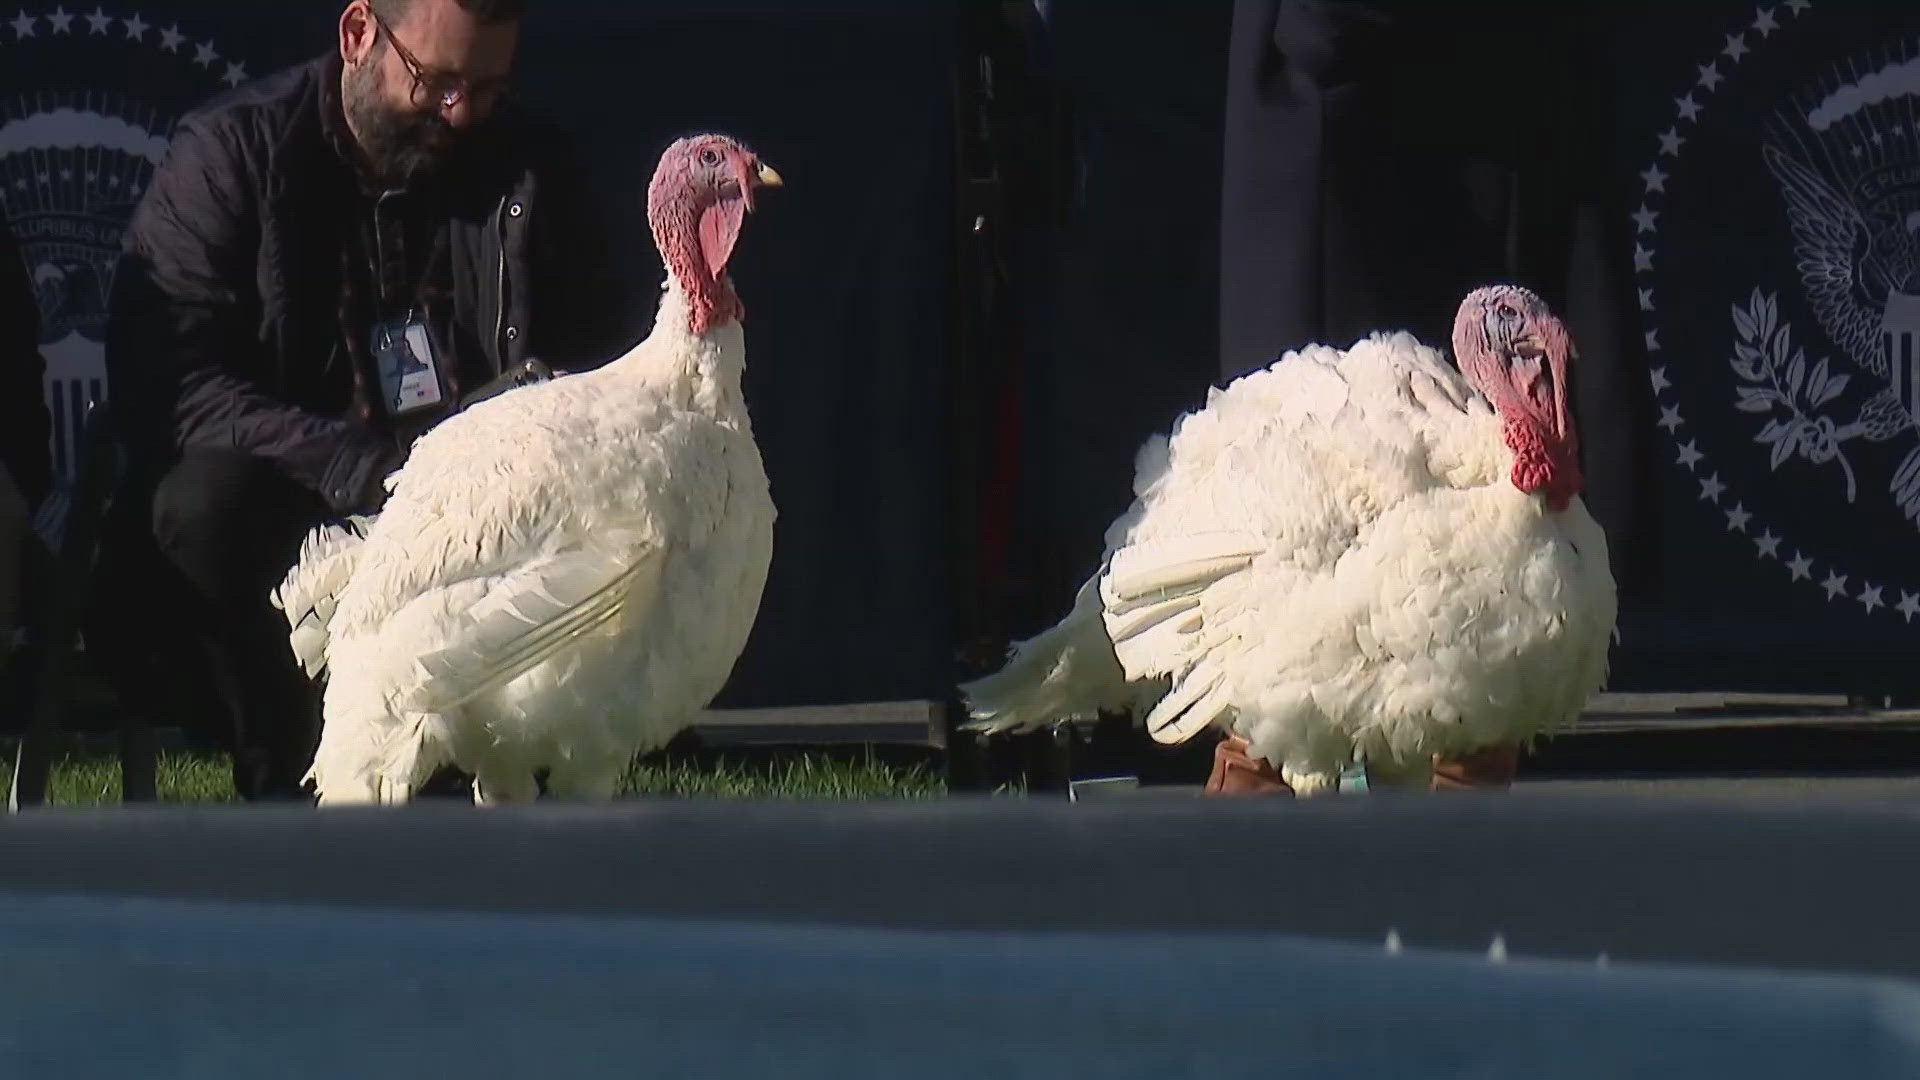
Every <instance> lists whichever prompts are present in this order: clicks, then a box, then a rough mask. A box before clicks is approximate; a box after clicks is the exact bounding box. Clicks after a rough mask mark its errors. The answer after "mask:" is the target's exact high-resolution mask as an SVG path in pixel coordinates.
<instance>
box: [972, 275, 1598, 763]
mask: <svg viewBox="0 0 1920 1080" xmlns="http://www.w3.org/2000/svg"><path fill="white" fill-rule="evenodd" d="M1453 345H1454V351H1455V355H1456V357H1457V358H1458V361H1459V365H1460V370H1459V371H1456V370H1455V369H1454V368H1453V367H1452V366H1450V365H1449V364H1447V362H1446V359H1445V357H1444V356H1442V355H1441V354H1440V353H1438V352H1436V351H1435V350H1433V349H1430V348H1427V347H1425V346H1423V345H1421V344H1420V343H1419V342H1418V341H1416V340H1415V339H1414V338H1413V337H1412V336H1411V335H1408V334H1404V333H1401V334H1391V335H1388V334H1374V335H1371V336H1369V337H1367V338H1365V339H1363V340H1361V341H1359V342H1357V343H1356V344H1355V345H1354V346H1353V347H1352V348H1351V349H1348V350H1346V351H1344V352H1342V351H1340V350H1337V349H1333V348H1329V347H1325V346H1317V345H1316V346H1311V347H1308V348H1304V349H1301V350H1299V351H1298V352H1294V353H1289V354H1287V355H1286V356H1283V357H1282V358H1281V359H1280V360H1279V361H1277V362H1275V363H1274V364H1273V365H1271V366H1269V367H1268V368H1266V369H1264V370H1261V371H1257V372H1253V373H1251V374H1249V375H1247V376H1245V377H1243V378H1241V379H1238V380H1236V381H1235V382H1234V383H1232V384H1231V385H1230V386H1229V387H1228V388H1227V389H1226V390H1224V391H1222V390H1217V389H1216V390H1213V391H1211V392H1210V393H1209V395H1208V400H1207V404H1206V406H1205V407H1204V408H1202V409H1200V410H1198V411H1197V412H1194V413H1191V414H1188V415H1186V416H1184V417H1182V418H1181V419H1180V421H1179V422H1178V423H1177V424H1176V425H1175V427H1174V430H1173V434H1172V437H1171V438H1170V439H1168V438H1162V437H1158V436H1156V437H1154V438H1153V439H1151V440H1149V441H1148V442H1147V444H1146V445H1145V447H1144V448H1143V449H1142V450H1141V452H1140V454H1139V457H1138V460H1137V462H1136V468H1135V479H1134V492H1135V495H1136V498H1135V501H1134V503H1133V505H1132V507H1131V508H1130V509H1129V510H1128V511H1127V513H1126V514H1124V515H1122V516H1121V518H1120V519H1119V520H1118V521H1116V522H1115V523H1114V524H1113V526H1112V527H1111V528H1110V529H1109V530H1108V532H1107V550H1106V554H1105V556H1104V558H1103V560H1102V563H1101V566H1100V568H1099V570H1098V572H1097V573H1095V574H1094V576H1093V577H1092V578H1091V579H1089V580H1088V581H1087V582H1086V584H1085V585H1084V586H1082V588H1081V589H1080V591H1079V594H1078V596H1077V597H1076V599H1075V602H1074V606H1073V609H1072V612H1071V613H1070V614H1068V615H1067V617H1066V618H1065V619H1063V620H1062V621H1061V622H1060V623H1058V624H1057V625H1055V626H1054V627H1052V628H1051V629H1049V630H1047V631H1045V632H1044V633H1042V634H1040V635H1039V636H1038V637H1035V638H1033V639H1032V640H1029V641H1026V642H1023V643H1020V644H1017V645H1016V646H1015V647H1014V649H1013V651H1012V654H1011V656H1010V658H1009V660H1008V663H1007V664H1006V666H1005V667H1003V668H1002V669H1001V670H1000V671H999V672H997V673H996V674H993V675H989V676H987V677H985V678H982V679H979V680H977V681H975V682H972V683H969V684H967V685H965V686H964V687H962V691H963V693H964V694H965V696H966V698H967V700H968V706H969V711H970V713H971V722H970V723H969V726H970V727H972V728H974V729H976V730H985V731H1024V730H1032V729H1035V728H1038V727H1041V726H1043V725H1048V724H1052V723H1055V722H1058V721H1061V720H1065V719H1068V718H1072V717H1076V716H1087V715H1090V714H1093V713H1095V712H1097V711H1102V710H1107V711H1126V710H1129V709H1131V710H1133V711H1135V712H1144V714H1145V723H1146V726H1147V728H1148V730H1149V731H1150V732H1151V734H1152V735H1153V737H1154V738H1155V739H1157V740H1159V741H1161V742H1166V743H1177V742H1182V741H1184V740H1187V739H1189V738H1191V737H1193V736H1194V735H1196V734H1198V733H1199V732H1201V731H1202V730H1205V729H1207V728H1209V727H1217V728H1220V729H1224V733H1225V736H1226V737H1225V738H1224V739H1223V740H1222V741H1221V743H1220V746H1219V748H1218V749H1217V750H1216V757H1215V768H1214V775H1213V777H1212V779H1211V780H1210V781H1209V784H1208V787H1209V790H1213V791H1235V790H1273V791H1285V790H1292V791H1294V792H1295V793H1298V794H1307V793H1311V792H1316V791H1324V790H1327V789H1330V788H1334V787H1337V786H1338V783H1339V779H1340V777H1341V776H1342V774H1343V773H1344V772H1346V771H1347V770H1349V769H1350V768H1353V767H1356V766H1358V767H1362V768H1364V770H1365V773H1366V775H1367V778H1368V780H1369V781H1370V782H1373V783H1381V784H1388V785H1395V784H1398V785H1426V784H1433V785H1434V786H1452V785H1451V784H1450V783H1448V781H1447V779H1446V778H1449V777H1451V778H1454V779H1455V780H1457V781H1460V782H1463V783H1466V784H1476V783H1479V782H1483V781H1491V782H1493V783H1500V782H1502V781H1504V780H1506V779H1510V778H1511V775H1512V770H1513V767H1514V765H1515V763H1516V762H1517V756H1518V750H1519V747H1520V746H1522V745H1523V744H1524V743H1525V742H1527V741H1528V740H1529V739H1531V738H1532V737H1533V736H1535V735H1537V734H1542V733H1545V732H1548V731H1551V730H1552V729H1554V728H1556V727H1558V726H1560V725H1562V724H1565V723H1568V722H1571V721H1572V720H1573V719H1574V718H1576V717H1577V716H1578V715H1579V713H1580V711H1581V709H1582V707H1583V706H1584V705H1585V703H1586V701H1587V699H1588V696H1589V695H1590V694H1592V693H1593V692H1594V691H1595V690H1597V689H1598V688H1599V687H1600V685H1601V684H1602V683H1603V682H1604V681H1605V677H1606V671H1607V652H1608V647H1609V645H1610V644H1611V640H1612V636H1613V628H1614V619H1615V614H1616V601H1615V596H1614V582H1613V576H1612V572H1611V570H1610V569H1609V566H1608V560H1607V543H1606V537H1605V535H1604V533H1603V532H1602V530H1601V528H1600V526H1599V525H1598V524H1597V523H1596V522H1595V521H1594V519H1593V518H1592V516H1591V515H1589V514H1588V512H1587V510H1586V508H1585V506H1584V505H1583V503H1582V501H1581V499H1580V497H1579V493H1580V490H1581V487H1582V478H1581V474H1580V469H1579V465H1578V453H1577V441H1576V437H1575V432H1574V424H1573V418H1572V416H1571V413H1570V409H1569V406H1568V392H1569V388H1568V382H1567V377H1568V375H1567V369H1568V365H1569V364H1570V363H1572V362H1573V361H1574V359H1575V357H1574V354H1573V347H1572V343H1571V341H1570V339H1569V337H1568V335H1567V333H1566V330H1565V328H1564V327H1563V326H1562V325H1561V324H1560V321H1559V320H1558V319H1557V318H1556V317H1555V316H1554V315H1553V314H1552V313H1551V312H1550V311H1549V310H1548V309H1547V306H1546V305H1545V304H1544V303H1542V302H1541V301H1540V299H1539V298H1538V297H1536V296H1535V295H1533V294H1532V293H1530V292H1527V291H1525V290H1523V289H1520V288H1517V287H1512V286H1495V287H1490V288H1484V289H1480V290H1477V291H1475V292H1473V293H1472V294H1471V295H1469V296H1468V297H1467V298H1466V300H1465V301H1464V302H1463V303H1462V304H1461V306H1460V309H1459V313H1458V316H1457V317H1456V319H1455V322H1454V335H1453ZM1463 373H1464V378H1463V377H1462V374H1463ZM1436 765H1438V766H1439V769H1438V772H1437V773H1436Z"/></svg>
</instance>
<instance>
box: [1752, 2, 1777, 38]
mask: <svg viewBox="0 0 1920 1080" xmlns="http://www.w3.org/2000/svg"><path fill="white" fill-rule="evenodd" d="M1753 28H1754V29H1755V30H1757V31H1759V33H1760V36H1761V37H1766V36H1767V35H1768V34H1771V33H1773V32H1774V31H1775V30H1778V29H1780V24H1779V23H1777V22H1774V21H1773V12H1772V11H1771V10H1770V9H1768V8H1760V9H1758V10H1757V11H1756V12H1755V13H1754V16H1753Z"/></svg>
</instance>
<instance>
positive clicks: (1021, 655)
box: [960, 574, 1132, 733]
mask: <svg viewBox="0 0 1920 1080" xmlns="http://www.w3.org/2000/svg"><path fill="white" fill-rule="evenodd" d="M1099 582H1100V577H1099V575H1098V574H1096V575H1094V576H1093V577H1092V578H1090V579H1089V580H1088V581H1087V583H1086V584H1084V585H1082V586H1080V591H1079V593H1078V594H1076V595H1075V597H1074V602H1073V610H1072V611H1070V612H1068V613H1067V617H1066V618H1064V619H1061V620H1060V621H1059V622H1058V623H1056V624H1054V625H1053V626H1052V627H1051V628H1049V629H1047V630H1045V631H1043V632H1042V633H1041V634H1040V635H1039V636H1037V637H1034V638H1031V639H1029V640H1027V641H1023V642H1018V643H1016V644H1015V645H1014V647H1013V649H1012V650H1011V654H1010V656H1009V657H1008V659H1007V663H1006V666H1004V667H1002V668H1001V669H1000V670H999V671H997V672H995V673H994V674H992V675H988V676H985V677H984V678H980V679H975V680H974V681H972V682H969V683H964V684H962V685H961V687H960V693H961V696H962V697H964V698H965V699H966V703H967V713H968V715H969V716H970V717H971V718H972V720H971V721H970V722H969V723H967V724H965V725H963V726H964V727H965V728H966V729H967V730H970V731H985V732H989V733H995V732H1005V731H1013V732H1023V731H1034V730H1037V729H1039V728H1042V727H1045V726H1047V725H1049V724H1052V723H1055V722H1058V721H1061V720H1070V719H1075V718H1081V717H1091V716H1095V715H1097V714H1098V713H1099V712H1100V710H1102V709H1113V710H1120V709H1124V708H1127V707H1128V706H1129V705H1130V704H1131V703H1132V702H1131V699H1130V696H1129V694H1130V690H1129V687H1128V684H1127V677H1126V673H1125V672H1123V671H1121V670H1120V661H1119V660H1118V659H1117V658H1116V657H1115V656H1114V654H1113V643H1112V642H1110V641H1109V640H1107V631H1106V626H1105V625H1104V623H1103V622H1102V621H1101V612H1100V589H1099Z"/></svg>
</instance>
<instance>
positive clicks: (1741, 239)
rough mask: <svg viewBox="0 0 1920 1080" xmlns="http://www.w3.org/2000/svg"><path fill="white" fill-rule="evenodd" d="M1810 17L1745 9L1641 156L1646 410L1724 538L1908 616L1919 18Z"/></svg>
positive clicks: (1854, 602)
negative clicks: (1909, 24)
mask: <svg viewBox="0 0 1920 1080" xmlns="http://www.w3.org/2000/svg"><path fill="white" fill-rule="evenodd" d="M1823 15H1824V13H1823V12H1822V11H1820V10H1816V9H1815V6H1814V5H1813V3H1812V2H1811V0H1785V2H1783V3H1778V4H1767V5H1763V6H1761V7H1759V8H1758V9H1757V10H1756V11H1755V13H1754V15H1753V17H1752V18H1751V19H1750V20H1742V22H1741V23H1740V24H1739V25H1736V26H1734V27H1731V28H1730V29H1731V30H1732V32H1731V33H1729V34H1727V35H1726V36H1725V39H1724V43H1723V44H1722V45H1721V47H1720V48H1719V49H1718V50H1717V51H1716V52H1715V53H1714V54H1713V55H1711V56H1708V57H1707V58H1706V63H1704V64H1701V65H1699V66H1698V68H1697V71H1696V74H1697V77H1696V78H1695V79H1693V80H1692V81H1691V83H1690V85H1688V86H1687V87H1686V88H1685V91H1684V92H1683V93H1682V94H1680V95H1679V96H1678V97H1676V98H1674V99H1673V102H1674V107H1675V111H1674V113H1673V120H1672V123H1671V125H1670V126H1668V127H1667V128H1666V130H1665V131H1663V132H1661V133H1660V134H1659V136H1658V150H1657V152H1656V153H1655V156H1654V160H1653V161H1652V163H1651V164H1650V165H1649V166H1648V168H1647V169H1646V170H1645V171H1644V172H1642V173H1641V174H1640V187H1641V189H1642V192H1643V197H1642V201H1641V205H1640V207H1639V210H1638V212H1637V213H1635V214H1634V231H1635V248H1634V262H1635V271H1636V276H1637V278H1638V291H1639V303H1640V310H1641V314H1642V316H1643V318H1644V321H1645V334H1646V348H1647V351H1648V355H1649V357H1650V360H1651V369H1650V377H1651V379H1652V383H1653V391H1654V394H1655V396H1656V398H1657V399H1658V402H1659V410H1660V415H1659V417H1658V420H1657V423H1658V425H1659V427H1660V429H1661V430H1662V431H1663V432H1665V433H1666V434H1667V435H1668V436H1669V438H1670V439H1671V440H1672V443H1673V451H1674V454H1675V458H1674V461H1675V463H1676V466H1677V467H1678V468H1680V469H1682V470H1684V471H1685V472H1686V473H1687V474H1688V475H1689V487H1688V491H1689V493H1694V492H1695V491H1696V489H1697V496H1698V501H1699V502H1700V503H1701V504H1704V505H1705V506H1708V507H1711V508H1712V509H1713V511H1714V512H1715V513H1716V514H1717V515H1718V517H1719V518H1721V519H1724V522H1725V525H1726V530H1727V536H1728V538H1729V541H1730V542H1733V543H1735V544H1736V545H1737V546H1738V547H1739V548H1740V549H1742V550H1744V551H1745V552H1746V553H1747V554H1749V555H1751V556H1753V557H1755V558H1757V559H1759V560H1762V561H1763V562H1765V563H1768V564H1771V565H1773V566H1775V567H1777V568H1778V570H1779V572H1780V573H1781V575H1782V577H1781V580H1782V581H1783V582H1784V583H1788V584H1793V585H1796V586H1797V587H1800V588H1811V589H1817V590H1820V592H1821V593H1822V594H1824V596H1825V597H1826V599H1827V600H1828V601H1829V602H1830V603H1832V604H1835V605H1844V606H1845V607H1846V608H1847V609H1850V610H1852V611H1853V612H1855V613H1856V614H1858V615H1861V616H1864V617H1871V618H1899V619H1904V620H1905V621H1907V622H1911V621H1913V619H1914V617H1915V616H1916V615H1920V563H1916V562H1915V561H1914V560H1913V559H1911V558H1908V557H1907V556H1906V553H1907V552H1908V551H1910V550H1912V546H1913V545H1915V544H1920V35H1917V34H1915V33H1908V34H1906V35H1904V36H1899V37H1894V36H1889V35H1887V34H1885V33H1884V31H1883V28H1880V27H1862V26H1861V25H1860V24H1861V23H1862V22H1863V21H1864V20H1861V19H1859V18H1858V17H1857V16H1858V15H1859V11H1858V10H1857V9H1854V10H1850V11H1848V12H1841V13H1835V14H1834V15H1833V16H1831V17H1823ZM1916 29H1920V27H1917V28H1916Z"/></svg>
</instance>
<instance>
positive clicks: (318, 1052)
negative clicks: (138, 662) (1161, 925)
mask: <svg viewBox="0 0 1920 1080" xmlns="http://www.w3.org/2000/svg"><path fill="white" fill-rule="evenodd" d="M0 969H4V970H5V972H6V975H7V978H6V982H5V991H4V994H5V1004H4V1007H0V1052H4V1053H5V1055H6V1060H7V1061H8V1063H9V1064H10V1065H11V1066H12V1069H11V1070H10V1071H11V1072H12V1074H13V1075H20V1076H61V1077H95V1076H99V1077H107V1076H112V1077H120V1076H140V1077H147V1078H172V1077H181V1078H187V1077H192V1078H200V1077H214V1076H276V1077H291V1078H299V1077H315V1078H321V1077H325V1078H329V1080H331V1078H334V1077H341V1076H354V1077H370V1078H385V1077H407V1078H413V1077H422V1076H459V1077H463V1078H467V1080H473V1078H477V1077H493V1076H501V1077H526V1076H554V1077H571V1076H702V1077H752V1078H759V1077H773V1076H777V1077H788V1078H792V1077H798V1078H807V1077H822V1078H834V1080H843V1078H849V1077H908V1076H911V1077H935V1078H939V1077H1019V1076H1046V1077H1059V1076H1102V1077H1120V1076H1138V1077H1153V1078H1156V1080H1163V1078H1166V1077H1183V1076H1204V1077H1209V1078H1217V1077H1231V1076H1260V1077H1274V1076H1314V1077H1320V1076H1359V1077H1382V1078H1401V1077H1410V1076H1419V1077H1455V1076H1462V1077H1464V1076H1472V1077H1480V1078H1507V1077H1512V1078H1522V1077H1524V1078H1528V1080H1533V1078H1538V1077H1569V1078H1572V1077H1581V1078H1584V1077H1593V1078H1601V1077H1606V1078H1613V1077H1621V1076H1655V1075H1657V1076H1740V1077H1792V1078H1794V1080H1801V1078H1803V1077H1807V1076H1815V1075H1839V1076H1847V1077H1850V1078H1855V1080H1864V1078H1876V1077H1889V1078H1891V1077H1902V1078H1905V1077H1911V1076H1914V1075H1920V992H1916V990H1915V989H1913V988H1912V987H1911V986H1909V985H1907V984H1901V983H1894V982H1890V981H1885V980H1871V979H1848V978H1820V977H1811V976H1781V975H1759V974H1754V973H1731V972H1727V971H1723V970H1708V969H1700V970H1680V969H1673V968H1661V967H1655V966H1645V967H1643V966H1640V965H1614V966H1609V967H1607V968H1604V969H1602V968H1597V967H1596V966H1594V965H1592V964H1575V963H1571V962H1554V961H1532V960H1524V959H1518V960H1509V961H1507V962H1505V963H1498V964H1496V963H1492V962H1489V961H1488V960H1486V959H1484V958H1479V959H1476V958H1468V957H1461V956H1443V955H1437V954H1424V953H1422V952H1420V951H1417V950H1415V951H1408V952H1404V953H1401V954H1399V955H1388V954H1387V953H1386V952H1385V951H1384V950H1382V949H1377V948H1376V949H1363V948H1361V947H1358V946H1351V945H1333V944H1327V943H1314V942H1308V941H1303V940H1301V939H1297V938H1286V937H1279V936H1272V935H1246V936H1244V937H1240V938H1237V939H1236V938H1232V937H1226V936H1219V935H1212V936H1196V937H1185V938H1182V937H1171V936H1165V935H1158V936H1149V935H1140V934H1111V935H1089V934H1034V933H1008V932H959V931H889V930H871V929H853V928H823V927H814V926H796V925H785V926H773V925H767V924H764V923H762V924H742V923H717V922H696V921H667V920H658V919H636V918H602V919H588V918H580V917H567V916H551V915H502V914H463V913H452V912H439V913H436V912H423V911H393V910H380V909H359V910H345V909H340V908H331V909H329V908H316V907H295V906H286V905H276V906H267V905H234V904H227V903H219V902H179V901H157V900H124V899H108V900H101V899H96V898H88V899H81V898H71V897H53V896H44V897H36V898H19V897H13V898H6V899H0Z"/></svg>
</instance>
